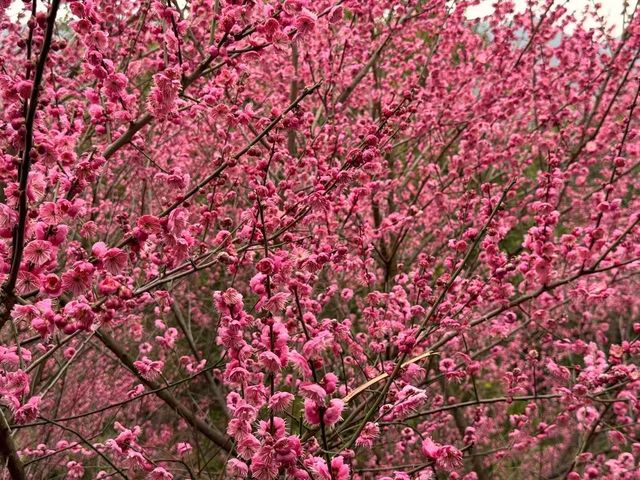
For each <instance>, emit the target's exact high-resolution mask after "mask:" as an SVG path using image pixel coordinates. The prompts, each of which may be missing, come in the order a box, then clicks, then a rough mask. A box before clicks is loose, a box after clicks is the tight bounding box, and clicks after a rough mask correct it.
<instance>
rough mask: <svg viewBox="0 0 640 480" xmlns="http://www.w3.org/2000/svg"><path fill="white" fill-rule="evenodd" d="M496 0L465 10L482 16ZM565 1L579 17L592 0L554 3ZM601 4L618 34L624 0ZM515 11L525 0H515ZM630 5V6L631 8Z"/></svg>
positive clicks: (521, 8)
mask: <svg viewBox="0 0 640 480" xmlns="http://www.w3.org/2000/svg"><path fill="white" fill-rule="evenodd" d="M495 2H496V0H483V1H482V2H481V4H480V5H479V6H477V7H472V8H469V9H468V10H467V16H469V18H477V17H484V16H486V15H489V14H491V12H492V11H493V6H492V5H493V4H494V3H495ZM562 3H565V6H566V8H567V9H568V10H569V11H572V12H576V13H577V14H578V15H577V17H578V18H580V16H581V15H580V13H581V12H582V11H584V8H585V6H587V5H593V4H594V3H596V2H594V1H593V0H557V1H556V4H558V5H559V4H562ZM598 3H600V4H601V7H600V10H599V12H600V14H601V15H602V16H604V18H605V20H606V22H607V23H608V25H609V26H613V27H614V34H615V35H620V34H621V33H622V18H623V17H622V12H623V9H624V3H625V2H624V0H599V2H598ZM628 3H629V4H630V5H631V7H633V6H634V5H635V0H629V2H628ZM515 4H516V11H518V12H522V11H524V10H526V8H527V1H526V0H515ZM631 7H630V8H631ZM588 25H589V26H595V23H594V22H588Z"/></svg>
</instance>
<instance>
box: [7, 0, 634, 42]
mask: <svg viewBox="0 0 640 480" xmlns="http://www.w3.org/2000/svg"><path fill="white" fill-rule="evenodd" d="M450 1H452V2H455V0H450ZM499 1H503V0H482V1H481V3H480V5H478V6H477V7H471V8H469V9H468V10H467V16H468V17H469V18H478V17H484V16H487V15H490V14H491V12H492V11H493V6H492V5H493V4H494V3H495V2H499ZM636 1H637V0H628V2H629V4H631V6H633V5H635V2H636ZM178 2H179V3H180V4H182V3H183V2H186V0H178ZM596 2H598V3H600V4H601V7H600V10H599V12H600V13H601V14H602V15H603V16H604V18H605V21H606V22H607V24H608V25H609V26H613V27H614V31H613V33H614V35H619V34H620V33H622V23H623V16H622V13H623V8H624V3H625V1H624V0H556V3H557V4H561V3H564V4H565V6H566V8H567V9H568V10H569V11H572V12H576V13H577V14H578V15H577V17H578V18H579V17H580V13H581V12H582V11H583V10H584V8H585V6H587V5H593V4H594V3H596ZM39 3H41V2H39ZM515 5H516V11H517V12H522V11H524V10H526V8H527V7H526V5H527V0H515ZM22 8H23V2H22V0H14V1H13V3H12V5H11V6H10V7H9V9H8V10H7V13H8V15H9V17H13V18H15V15H16V14H17V12H19V11H20V9H22ZM588 25H589V26H596V24H595V22H589V23H588Z"/></svg>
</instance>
